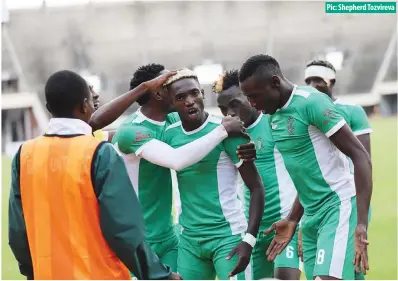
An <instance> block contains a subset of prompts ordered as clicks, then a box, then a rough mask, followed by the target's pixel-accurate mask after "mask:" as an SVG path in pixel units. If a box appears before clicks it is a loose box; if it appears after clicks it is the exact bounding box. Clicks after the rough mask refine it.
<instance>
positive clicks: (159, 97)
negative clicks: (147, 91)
mask: <svg viewBox="0 0 398 281" xmlns="http://www.w3.org/2000/svg"><path fill="white" fill-rule="evenodd" d="M152 95H153V96H154V97H155V99H156V100H162V99H163V97H162V94H161V93H160V92H154V93H153V94H152Z"/></svg>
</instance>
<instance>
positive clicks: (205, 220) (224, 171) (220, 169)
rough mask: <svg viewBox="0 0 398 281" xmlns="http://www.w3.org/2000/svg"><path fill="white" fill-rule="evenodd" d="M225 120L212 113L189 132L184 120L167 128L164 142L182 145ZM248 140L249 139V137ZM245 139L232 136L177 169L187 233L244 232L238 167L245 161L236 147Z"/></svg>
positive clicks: (226, 233)
mask: <svg viewBox="0 0 398 281" xmlns="http://www.w3.org/2000/svg"><path fill="white" fill-rule="evenodd" d="M220 123H221V119H219V118H217V117H214V116H209V117H208V118H207V120H206V122H205V123H204V124H203V125H202V126H200V127H199V128H198V129H196V130H193V131H189V132H186V131H185V130H184V129H183V128H182V125H181V122H178V123H175V124H173V125H171V126H169V127H168V128H167V129H166V132H165V135H164V141H165V142H166V143H168V144H169V145H171V146H172V147H175V148H178V147H180V146H182V145H185V144H187V143H189V142H192V141H194V140H196V139H198V138H200V137H203V136H204V135H206V134H207V133H209V132H211V131H212V130H214V129H215V128H216V127H217V126H219V125H220ZM244 142H247V140H245V141H244ZM241 143H243V142H242V139H241V138H234V139H231V138H228V139H226V140H224V141H223V142H222V143H220V144H219V145H218V146H216V148H215V149H213V150H212V151H211V152H210V153H209V154H208V155H207V156H206V157H205V158H203V159H202V160H201V161H199V162H198V163H196V164H194V165H192V166H189V167H187V168H185V169H183V170H181V171H178V172H177V180H178V188H179V191H180V196H181V204H182V213H181V215H180V218H179V223H180V224H181V226H182V229H183V233H184V234H186V235H189V236H194V237H208V236H211V237H214V238H216V237H225V236H230V235H235V234H240V233H243V232H244V231H245V230H246V228H247V222H246V219H245V216H244V213H243V206H242V203H241V201H240V200H239V198H238V189H237V180H238V170H237V167H236V166H235V165H240V164H241V161H240V160H239V159H238V157H237V156H236V154H235V152H236V147H237V146H238V145H239V144H241Z"/></svg>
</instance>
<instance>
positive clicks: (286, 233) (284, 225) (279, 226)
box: [264, 219, 297, 261]
mask: <svg viewBox="0 0 398 281" xmlns="http://www.w3.org/2000/svg"><path fill="white" fill-rule="evenodd" d="M296 227H297V223H296V222H294V221H291V220H288V219H282V220H280V221H277V222H275V223H273V224H272V226H271V227H270V228H268V229H267V230H266V231H264V234H265V235H268V234H271V233H272V232H273V231H274V230H275V236H274V239H272V241H271V244H270V245H269V247H268V249H267V256H268V261H273V260H274V259H275V258H276V256H277V255H279V254H280V253H281V252H282V251H283V250H284V249H285V248H286V246H287V244H289V242H290V241H291V240H292V238H293V235H294V233H295V232H296Z"/></svg>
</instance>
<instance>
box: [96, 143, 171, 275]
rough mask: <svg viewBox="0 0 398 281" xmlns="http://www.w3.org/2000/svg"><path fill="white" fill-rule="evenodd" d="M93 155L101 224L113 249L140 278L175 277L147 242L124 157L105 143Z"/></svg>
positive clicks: (140, 212) (139, 207) (138, 205)
mask: <svg viewBox="0 0 398 281" xmlns="http://www.w3.org/2000/svg"><path fill="white" fill-rule="evenodd" d="M94 157H95V158H94V163H93V167H92V171H93V172H92V174H93V184H94V190H95V194H96V196H97V198H98V201H99V214H100V225H101V230H102V233H103V235H104V237H105V239H106V241H107V243H108V244H109V246H110V248H111V249H112V250H113V251H114V253H115V254H116V255H117V257H118V258H119V259H120V260H121V261H122V262H123V263H124V264H125V265H126V266H127V268H128V269H129V270H130V271H131V272H132V273H133V274H134V275H135V276H136V277H137V278H138V279H141V280H150V279H152V280H153V279H169V278H174V277H175V276H174V275H173V274H172V273H171V271H170V268H169V267H168V266H165V265H164V264H163V263H162V262H161V261H160V260H159V258H158V257H157V256H156V255H155V254H154V253H153V251H152V250H151V248H150V247H149V245H148V244H147V243H146V242H145V239H144V236H145V233H144V232H145V226H144V220H143V215H142V211H141V206H140V203H139V202H138V198H137V195H136V194H135V192H134V188H133V186H132V185H131V181H130V179H129V177H128V174H127V170H126V167H125V164H124V162H123V159H122V158H121V157H120V156H119V155H118V154H117V152H116V150H115V149H114V148H113V147H112V145H111V144H108V143H105V144H102V146H101V147H100V148H99V149H98V150H97V153H96V155H95V156H94ZM173 276H174V277H173Z"/></svg>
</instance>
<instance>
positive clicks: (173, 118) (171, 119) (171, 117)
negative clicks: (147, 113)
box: [166, 112, 181, 125]
mask: <svg viewBox="0 0 398 281" xmlns="http://www.w3.org/2000/svg"><path fill="white" fill-rule="evenodd" d="M179 121H181V119H180V116H179V115H178V113H177V112H171V113H169V114H167V117H166V124H167V125H169V124H174V123H177V122H179Z"/></svg>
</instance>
